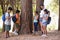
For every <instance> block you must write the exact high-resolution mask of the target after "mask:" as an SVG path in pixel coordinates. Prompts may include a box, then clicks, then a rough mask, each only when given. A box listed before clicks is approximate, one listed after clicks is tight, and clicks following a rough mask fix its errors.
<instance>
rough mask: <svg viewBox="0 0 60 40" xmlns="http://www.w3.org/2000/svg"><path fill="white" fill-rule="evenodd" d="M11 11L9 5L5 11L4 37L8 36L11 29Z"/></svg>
mask: <svg viewBox="0 0 60 40" xmlns="http://www.w3.org/2000/svg"><path fill="white" fill-rule="evenodd" d="M11 11H12V8H11V7H9V8H8V10H7V12H6V13H5V18H6V20H5V32H6V38H8V37H9V30H10V29H11V16H10V12H11Z"/></svg>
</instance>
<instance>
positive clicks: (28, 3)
mask: <svg viewBox="0 0 60 40" xmlns="http://www.w3.org/2000/svg"><path fill="white" fill-rule="evenodd" d="M31 32H32V0H21V33H22V34H29V33H31Z"/></svg>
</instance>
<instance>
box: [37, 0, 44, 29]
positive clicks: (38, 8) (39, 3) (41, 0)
mask: <svg viewBox="0 0 60 40" xmlns="http://www.w3.org/2000/svg"><path fill="white" fill-rule="evenodd" d="M42 4H44V0H36V11H38V13H39V18H40V11H41V9H40V6H41V5H42ZM38 26H39V30H41V27H40V24H39V25H38Z"/></svg>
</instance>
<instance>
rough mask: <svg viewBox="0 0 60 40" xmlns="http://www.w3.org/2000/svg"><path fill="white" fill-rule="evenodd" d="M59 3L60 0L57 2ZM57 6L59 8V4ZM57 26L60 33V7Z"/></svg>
mask: <svg viewBox="0 0 60 40" xmlns="http://www.w3.org/2000/svg"><path fill="white" fill-rule="evenodd" d="M59 3H60V0H59ZM59 6H60V4H59ZM58 23H59V25H58V30H59V31H60V7H59V22H58Z"/></svg>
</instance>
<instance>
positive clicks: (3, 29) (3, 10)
mask: <svg viewBox="0 0 60 40" xmlns="http://www.w3.org/2000/svg"><path fill="white" fill-rule="evenodd" d="M3 2H4V1H3V0H1V8H2V14H4V13H5V4H4V3H3ZM2 32H5V23H4V22H3V28H2Z"/></svg>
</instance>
